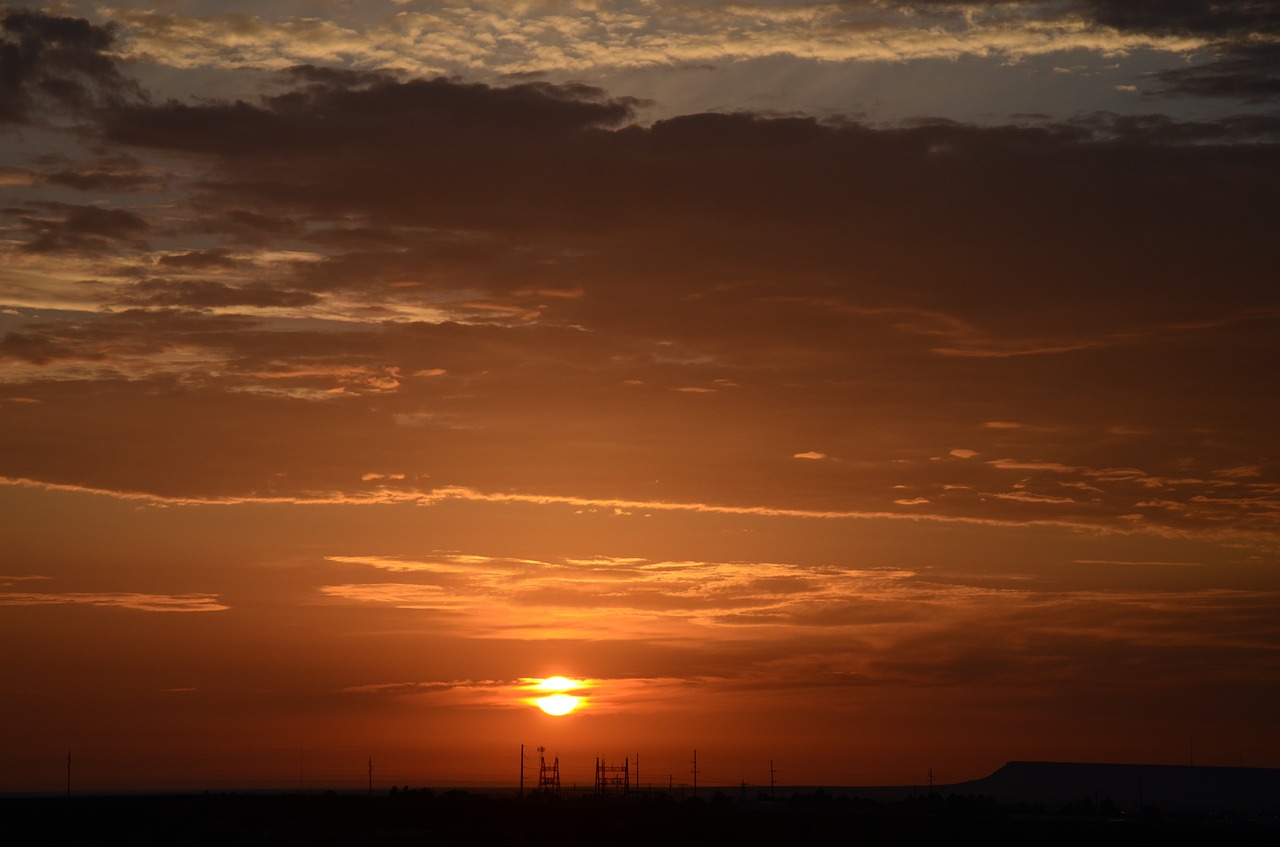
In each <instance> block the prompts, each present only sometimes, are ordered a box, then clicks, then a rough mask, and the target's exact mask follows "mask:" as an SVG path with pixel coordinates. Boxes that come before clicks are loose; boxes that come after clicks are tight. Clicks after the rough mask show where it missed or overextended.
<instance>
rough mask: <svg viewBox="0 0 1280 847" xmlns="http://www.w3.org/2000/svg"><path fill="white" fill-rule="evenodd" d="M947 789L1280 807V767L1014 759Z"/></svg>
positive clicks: (1129, 803) (1172, 807) (1187, 807)
mask: <svg viewBox="0 0 1280 847" xmlns="http://www.w3.org/2000/svg"><path fill="white" fill-rule="evenodd" d="M936 790H937V791H938V792H939V793H943V794H952V793H954V794H980V795H985V796H989V797H993V798H995V799H996V800H997V801H998V802H1001V803H1032V804H1042V805H1047V806H1061V805H1063V804H1067V803H1072V802H1077V801H1081V800H1083V799H1084V798H1088V799H1089V801H1090V802H1092V803H1094V804H1101V803H1102V802H1103V801H1106V800H1110V801H1111V803H1113V804H1114V805H1115V807H1116V808H1117V809H1118V810H1121V811H1136V810H1139V809H1142V808H1157V809H1161V810H1163V811H1165V812H1193V813H1211V812H1246V813H1247V812H1263V813H1271V814H1277V813H1280V769H1276V768H1206V767H1194V766H1190V765H1104V764H1087V763H1076V762H1009V763H1008V764H1006V765H1005V766H1004V767H1002V768H1000V769H999V770H997V771H996V772H995V773H993V774H991V776H988V777H985V778H983V779H978V780H973V781H972V782H961V783H957V784H954V785H945V786H939V787H938V788H937V789H936Z"/></svg>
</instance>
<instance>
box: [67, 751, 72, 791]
mask: <svg viewBox="0 0 1280 847" xmlns="http://www.w3.org/2000/svg"><path fill="white" fill-rule="evenodd" d="M67 796H68V797H70V796H71V751H70V750H68V751H67Z"/></svg>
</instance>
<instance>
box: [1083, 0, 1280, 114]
mask: <svg viewBox="0 0 1280 847" xmlns="http://www.w3.org/2000/svg"><path fill="white" fill-rule="evenodd" d="M1081 5H1082V6H1083V7H1084V8H1085V9H1086V10H1087V12H1088V13H1089V14H1090V15H1091V16H1092V17H1093V18H1094V19H1095V20H1096V21H1098V22H1099V23H1101V24H1105V25H1107V26H1113V27H1116V28H1118V29H1122V30H1131V31H1137V32H1149V33H1154V34H1159V35H1194V36H1202V37H1205V38H1208V39H1210V40H1211V42H1212V44H1211V47H1210V50H1211V53H1212V56H1213V58H1212V61H1210V62H1209V63H1207V64H1202V65H1201V64H1198V65H1191V66H1189V67H1186V68H1174V69H1171V70H1165V71H1161V72H1159V73H1157V74H1156V75H1155V76H1156V78H1157V79H1159V80H1160V81H1161V82H1163V83H1164V84H1165V89H1164V93H1167V94H1175V95H1183V96H1194V97H1228V98H1233V99H1238V100H1243V101H1246V102H1255V103H1256V102H1267V101H1272V100H1275V99H1276V98H1277V97H1280V48H1277V46H1276V44H1275V42H1274V41H1273V40H1271V38H1270V37H1273V36H1276V35H1277V34H1280V6H1278V5H1277V4H1275V3H1259V2H1254V0H1227V2H1216V0H1215V1H1214V2H1210V0H1083V2H1082V3H1081ZM1257 36H1266V38H1264V39H1262V40H1259V39H1258V38H1257Z"/></svg>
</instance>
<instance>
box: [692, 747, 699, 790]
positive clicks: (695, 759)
mask: <svg viewBox="0 0 1280 847" xmlns="http://www.w3.org/2000/svg"><path fill="white" fill-rule="evenodd" d="M693 796H694V797H697V796H698V751H697V750H694V751H693Z"/></svg>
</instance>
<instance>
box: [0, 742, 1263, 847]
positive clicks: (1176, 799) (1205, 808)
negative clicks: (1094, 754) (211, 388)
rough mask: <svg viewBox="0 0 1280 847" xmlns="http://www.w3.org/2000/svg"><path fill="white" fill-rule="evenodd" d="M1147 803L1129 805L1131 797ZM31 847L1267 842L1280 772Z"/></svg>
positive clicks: (205, 802) (166, 802)
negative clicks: (122, 846)
mask: <svg viewBox="0 0 1280 847" xmlns="http://www.w3.org/2000/svg"><path fill="white" fill-rule="evenodd" d="M1135 790H1136V791H1138V792H1140V793H1134V791H1135ZM0 813H2V814H4V816H5V818H6V820H7V821H8V822H9V828H10V829H11V830H13V831H20V832H25V833H27V836H26V837H25V838H24V843H29V844H48V845H53V844H143V845H149V844H178V845H267V844H271V845H295V844H296V845H489V844H529V845H544V844H545V845H580V844H581V845H587V844H618V845H641V844H710V843H733V844H834V843H853V842H857V843H860V844H924V843H931V842H933V843H937V842H943V843H957V842H959V843H979V842H981V843H988V844H1004V843H1010V844H1012V843H1019V844H1025V843H1034V844H1079V843H1082V842H1084V841H1085V840H1088V841H1089V842H1090V843H1104V844H1113V843H1114V844H1119V843H1130V842H1131V841H1132V840H1133V839H1134V838H1136V837H1170V836H1172V835H1173V834H1174V833H1175V832H1176V833H1177V834H1178V836H1179V837H1187V836H1191V837H1197V838H1206V839H1208V838H1211V839H1212V840H1213V842H1214V843H1232V844H1254V843H1257V844H1262V843H1267V844H1270V843H1272V839H1274V837H1275V834H1276V832H1275V831H1276V829H1277V827H1278V826H1280V770H1276V769H1263V768H1193V767H1176V766H1155V765H1095V764H1062V763H1041V762H1012V763H1010V764H1008V765H1006V766H1005V767H1003V768H1001V769H1000V770H998V771H997V772H996V773H994V774H992V775H991V776H989V777H987V778H985V779H983V780H978V781H974V782H969V783H962V784H958V785H953V786H938V787H936V788H935V790H934V791H933V792H932V793H929V792H928V791H927V789H926V790H917V789H909V788H902V787H899V788H856V787H848V788H838V789H827V788H802V789H796V788H787V789H779V790H778V791H776V792H775V793H774V794H773V796H770V794H769V793H768V792H766V791H760V790H758V789H748V788H746V787H743V788H742V789H732V788H718V789H716V788H712V789H704V790H703V791H702V792H701V793H700V794H699V795H698V796H696V797H695V796H693V795H692V794H689V795H688V796H686V797H685V798H684V799H680V798H679V797H678V796H671V795H668V794H667V793H666V792H641V793H633V794H632V795H631V796H629V797H619V796H609V797H602V796H595V795H592V794H590V793H587V792H576V793H573V794H572V795H571V794H570V793H569V792H564V793H562V794H560V795H558V796H556V795H550V794H546V793H540V792H537V791H534V792H529V793H528V794H526V795H525V796H524V797H519V796H517V795H516V794H514V793H513V792H509V791H508V792H491V793H482V792H478V791H463V790H449V791H435V790H432V789H429V788H421V789H415V788H411V787H407V786H406V787H395V788H391V789H389V790H387V791H381V792H378V793H375V794H369V795H357V794H338V793H335V792H332V791H330V792H324V793H316V794H253V793H245V794H239V793H219V794H203V795H172V796H164V795H148V796H114V797H102V796H99V797H69V798H68V797H32V798H7V799H4V800H0Z"/></svg>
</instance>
